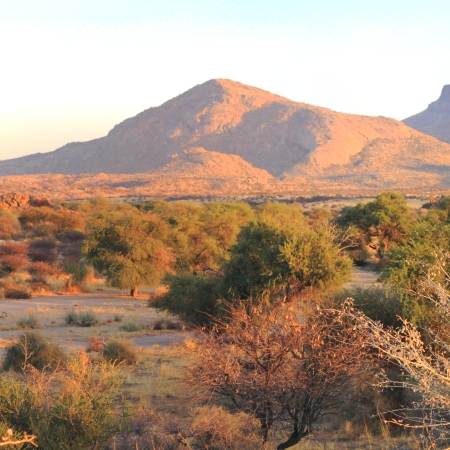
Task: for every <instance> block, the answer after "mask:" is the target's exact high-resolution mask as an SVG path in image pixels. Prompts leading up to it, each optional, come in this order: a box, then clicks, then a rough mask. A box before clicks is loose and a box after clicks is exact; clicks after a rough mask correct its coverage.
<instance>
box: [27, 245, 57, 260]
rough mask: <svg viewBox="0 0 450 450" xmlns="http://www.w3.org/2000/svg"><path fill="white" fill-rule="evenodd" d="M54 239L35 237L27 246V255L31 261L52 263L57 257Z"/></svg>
mask: <svg viewBox="0 0 450 450" xmlns="http://www.w3.org/2000/svg"><path fill="white" fill-rule="evenodd" d="M56 245H57V244H56V241H55V240H54V239H36V240H34V241H31V243H30V244H29V246H28V256H29V258H30V259H31V261H33V262H45V263H47V264H53V263H54V262H55V261H56V259H57V258H58V252H57V250H56Z"/></svg>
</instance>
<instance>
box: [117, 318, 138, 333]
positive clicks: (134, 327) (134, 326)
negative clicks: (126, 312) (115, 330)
mask: <svg viewBox="0 0 450 450" xmlns="http://www.w3.org/2000/svg"><path fill="white" fill-rule="evenodd" d="M120 329H121V330H123V331H128V332H133V331H139V330H140V329H141V326H140V325H139V324H138V323H137V322H136V321H135V320H131V321H130V322H124V324H123V325H122V326H121V327H120Z"/></svg>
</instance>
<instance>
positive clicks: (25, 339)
mask: <svg viewBox="0 0 450 450" xmlns="http://www.w3.org/2000/svg"><path fill="white" fill-rule="evenodd" d="M65 362H66V355H65V354H64V352H63V351H62V349H61V347H60V346H59V345H57V344H53V343H50V342H48V341H47V340H46V339H45V338H44V336H42V335H41V334H39V333H31V332H25V333H24V334H22V336H21V337H20V339H19V342H17V343H16V344H13V345H11V346H10V347H8V348H7V350H6V355H5V359H4V361H3V368H4V370H15V371H16V372H19V371H21V370H23V368H24V366H25V364H30V365H31V366H33V367H35V368H36V369H38V370H44V369H49V370H55V369H56V368H57V367H59V366H61V365H63V364H65Z"/></svg>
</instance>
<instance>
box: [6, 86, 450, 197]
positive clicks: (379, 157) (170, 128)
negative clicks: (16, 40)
mask: <svg viewBox="0 0 450 450" xmlns="http://www.w3.org/2000/svg"><path fill="white" fill-rule="evenodd" d="M446 92H447V91H446ZM446 95H447V94H445V96H446ZM445 98H446V97H444V99H445ZM449 168H450V145H449V144H446V143H443V142H441V141H438V140H437V139H434V138H433V137H430V136H427V135H425V134H422V133H420V132H418V131H416V130H414V129H412V128H410V127H408V126H407V125H405V124H403V123H402V122H399V121H396V120H394V119H389V118H385V117H367V116H358V115H352V114H344V113H338V112H335V111H331V110H329V109H326V108H321V107H317V106H312V105H308V104H304V103H299V102H294V101H291V100H288V99H286V98H283V97H280V96H277V95H274V94H271V93H269V92H266V91H263V90H261V89H257V88H253V87H250V86H246V85H243V84H241V83H237V82H234V81H230V80H221V79H218V80H210V81H208V82H206V83H204V84H202V85H198V86H195V87H194V88H192V89H190V90H189V91H187V92H185V93H183V94H181V95H179V96H178V97H176V98H174V99H172V100H169V101H167V102H166V103H164V104H163V105H161V106H159V107H155V108H150V109H148V110H146V111H144V112H142V113H140V114H138V115H137V116H135V117H132V118H130V119H127V120H125V121H124V122H122V123H120V124H119V125H116V126H115V127H114V128H113V129H112V130H111V131H110V132H109V133H108V135H107V136H105V137H103V138H99V139H95V140H93V141H89V142H84V143H83V142H79V143H71V144H67V145H66V146H64V147H62V148H60V149H58V150H55V151H53V152H50V153H45V154H35V155H29V156H25V157H22V158H16V159H12V160H8V161H0V175H3V180H1V182H2V185H1V188H2V189H3V192H5V191H6V189H9V188H10V187H11V188H10V189H9V191H20V192H27V193H32V194H33V195H37V191H36V190H40V191H42V189H43V187H42V183H41V182H40V181H39V180H42V179H45V180H47V181H46V184H45V186H47V189H48V190H50V191H51V192H52V194H51V196H53V197H58V196H64V197H67V195H66V194H60V195H58V192H63V191H64V189H65V190H66V191H67V187H68V186H65V183H72V184H70V189H69V192H70V193H71V195H70V196H71V197H82V195H81V194H82V193H83V192H84V193H85V195H84V196H91V195H93V194H92V192H93V191H95V192H97V191H99V190H100V191H101V192H103V194H102V195H111V196H123V195H161V196H172V195H178V196H183V195H240V194H242V195H247V194H248V193H260V192H264V193H269V194H270V193H277V194H278V193H279V194H281V195H285V194H287V193H289V194H290V193H294V194H297V193H298V194H315V193H319V192H321V193H324V192H325V193H329V192H339V193H346V192H358V191H370V192H376V191H379V190H385V189H397V190H401V191H405V192H413V191H414V192H417V190H419V191H421V190H430V189H448V188H450V173H449V170H448V169H449ZM49 172H50V173H53V174H55V175H47V176H45V177H44V178H42V177H43V175H37V174H48V173H49ZM32 174H36V175H34V176H31V177H25V179H21V177H14V176H12V175H32ZM58 174H59V175H58ZM89 174H92V175H89ZM132 174H134V175H132ZM5 176H8V177H7V178H5ZM74 177H75V178H74ZM74 179H76V180H77V182H76V183H75V182H74V181H73V180H74ZM94 179H95V180H97V181H96V183H97V184H95V183H94ZM13 180H15V183H16V184H17V183H21V187H20V186H18V187H17V188H16V187H15V185H14V182H13ZM69 180H72V181H69ZM138 180H140V181H138ZM40 183H41V184H40ZM83 183H84V185H83ZM136 183H138V185H137V184H136ZM75 184H76V185H77V186H79V190H78V191H77V193H78V194H80V195H77V194H75V190H77V189H76V186H75ZM27 186H28V187H27ZM31 186H35V188H33V189H34V190H33V189H32V188H31ZM83 186H84V187H83ZM88 186H90V187H88ZM100 186H102V188H100ZM6 192H8V191H6ZM132 192H133V193H132ZM49 195H50V194H49Z"/></svg>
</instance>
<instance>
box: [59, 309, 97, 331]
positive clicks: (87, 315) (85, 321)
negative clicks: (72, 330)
mask: <svg viewBox="0 0 450 450" xmlns="http://www.w3.org/2000/svg"><path fill="white" fill-rule="evenodd" d="M64 320H65V322H66V323H67V325H75V326H77V327H92V326H94V325H96V324H97V323H98V319H97V317H96V315H95V314H94V313H93V312H92V311H84V312H76V311H75V310H71V311H69V312H68V313H67V314H66V316H65V318H64Z"/></svg>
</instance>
